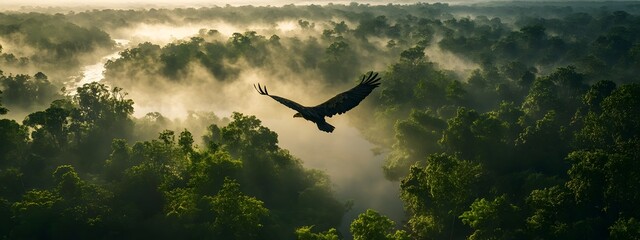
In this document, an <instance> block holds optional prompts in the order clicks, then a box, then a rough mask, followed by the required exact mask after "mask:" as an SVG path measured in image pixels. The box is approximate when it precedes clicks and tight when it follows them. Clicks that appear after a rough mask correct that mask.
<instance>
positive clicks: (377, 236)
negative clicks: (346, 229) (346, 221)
mask: <svg viewBox="0 0 640 240" xmlns="http://www.w3.org/2000/svg"><path fill="white" fill-rule="evenodd" d="M394 225H395V223H394V222H393V221H392V220H390V219H389V218H387V217H386V216H384V215H380V214H379V213H378V212H376V211H374V210H371V209H367V211H366V212H364V213H361V214H360V215H358V218H356V219H355V220H353V222H351V226H350V229H351V234H353V239H355V240H364V239H366V240H369V239H371V240H408V239H410V238H409V235H408V234H407V233H406V232H404V231H402V230H397V231H395V232H394V231H393V229H394Z"/></svg>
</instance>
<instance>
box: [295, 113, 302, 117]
mask: <svg viewBox="0 0 640 240" xmlns="http://www.w3.org/2000/svg"><path fill="white" fill-rule="evenodd" d="M293 117H294V118H297V117H302V114H300V113H296V114H293Z"/></svg>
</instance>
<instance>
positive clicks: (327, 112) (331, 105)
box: [253, 72, 380, 132]
mask: <svg viewBox="0 0 640 240" xmlns="http://www.w3.org/2000/svg"><path fill="white" fill-rule="evenodd" d="M378 81H380V78H379V77H378V73H375V74H374V72H371V73H369V76H368V77H367V75H366V74H365V75H363V76H362V80H361V81H360V83H359V84H358V85H357V86H355V87H353V88H352V89H349V90H348V91H346V92H343V93H340V94H338V95H336V96H335V97H332V98H331V99H329V100H327V101H326V102H324V103H321V104H320V105H318V106H315V107H305V106H302V105H300V104H299V103H297V102H294V101H291V100H289V99H286V98H283V97H278V96H275V95H269V92H267V87H266V86H264V87H263V86H260V84H259V83H258V86H257V87H256V85H255V84H254V85H253V87H254V88H255V89H256V91H258V93H260V94H261V95H267V96H269V97H271V98H273V99H275V100H276V101H278V102H280V103H282V104H283V105H285V106H287V107H290V108H292V109H293V110H296V111H298V112H297V113H296V114H294V115H293V117H294V118H295V117H302V118H304V119H307V120H309V121H312V122H314V123H316V125H318V129H320V130H322V131H325V132H333V129H334V128H335V127H334V126H331V124H329V123H327V121H325V120H324V117H331V116H333V115H336V114H343V113H345V112H347V111H349V110H351V109H352V108H354V107H355V106H358V104H359V103H360V102H361V101H362V99H364V98H365V97H367V96H368V95H369V93H371V91H373V89H374V88H376V87H378V86H379V85H380V83H379V82H378Z"/></svg>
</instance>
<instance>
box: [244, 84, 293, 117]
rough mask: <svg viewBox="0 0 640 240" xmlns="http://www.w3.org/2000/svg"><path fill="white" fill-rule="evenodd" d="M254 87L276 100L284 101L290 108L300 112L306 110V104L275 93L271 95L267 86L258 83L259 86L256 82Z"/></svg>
mask: <svg viewBox="0 0 640 240" xmlns="http://www.w3.org/2000/svg"><path fill="white" fill-rule="evenodd" d="M253 88H255V89H256V90H257V91H258V93H260V94H261V95H267V96H269V97H271V98H273V99H275V100H276V101H278V102H280V103H282V104H283V105H285V106H287V107H289V108H291V109H293V110H296V111H298V112H300V111H302V110H304V108H305V107H304V106H302V105H300V104H299V103H297V102H294V101H291V100H289V99H286V98H283V97H278V96H275V95H269V92H268V91H267V86H260V83H258V86H257V87H256V85H255V84H254V85H253Z"/></svg>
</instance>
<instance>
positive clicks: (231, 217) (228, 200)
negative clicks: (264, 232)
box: [209, 178, 269, 239]
mask: <svg viewBox="0 0 640 240" xmlns="http://www.w3.org/2000/svg"><path fill="white" fill-rule="evenodd" d="M209 201H210V202H211V209H212V210H213V212H214V213H215V220H214V222H213V226H212V227H213V230H214V232H215V234H216V236H218V237H221V238H232V239H255V237H256V236H258V234H259V233H260V230H261V229H262V227H263V224H264V220H265V217H266V216H267V215H268V214H269V210H268V209H266V208H265V207H264V206H263V205H264V203H263V202H262V201H260V200H258V199H256V198H254V197H249V196H246V195H244V194H243V193H242V192H241V191H240V184H238V183H237V182H236V181H235V180H231V179H228V178H227V179H225V181H224V184H223V185H222V189H220V191H219V192H218V193H217V194H216V195H215V196H213V197H209Z"/></svg>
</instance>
